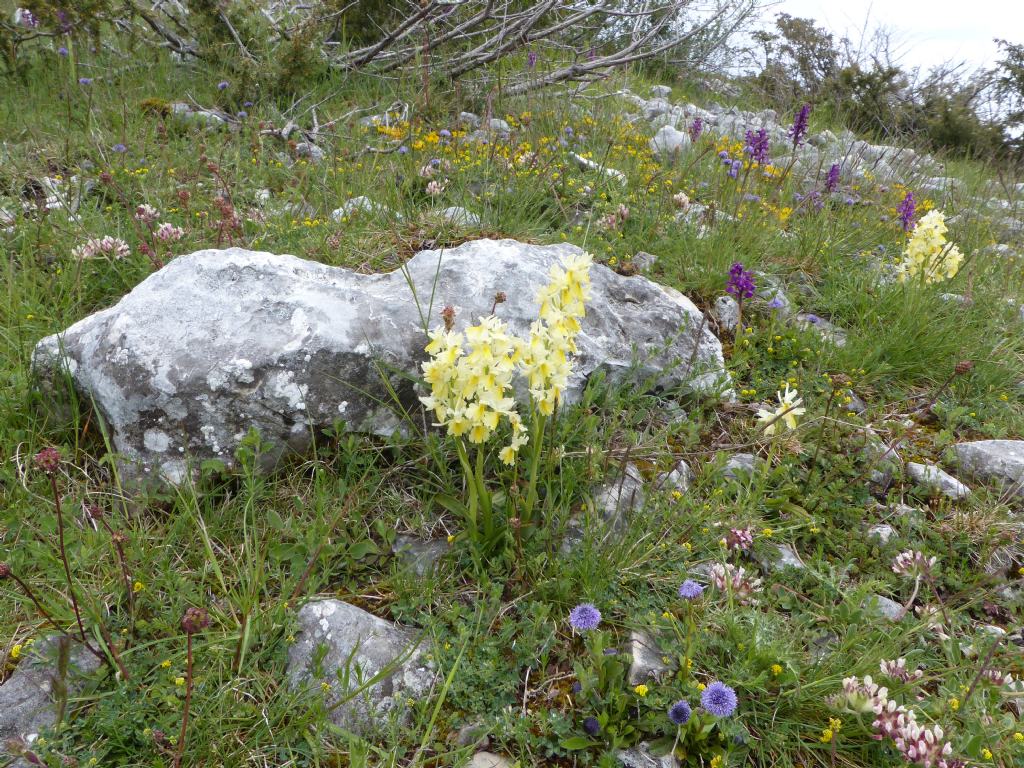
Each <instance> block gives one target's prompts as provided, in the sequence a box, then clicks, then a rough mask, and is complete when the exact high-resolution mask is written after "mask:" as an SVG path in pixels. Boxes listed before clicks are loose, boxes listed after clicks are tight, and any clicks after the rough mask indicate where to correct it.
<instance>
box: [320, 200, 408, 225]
mask: <svg viewBox="0 0 1024 768" xmlns="http://www.w3.org/2000/svg"><path fill="white" fill-rule="evenodd" d="M359 213H369V214H375V215H381V216H393V217H394V218H396V219H401V218H402V217H401V216H400V215H399V214H397V213H395V212H393V211H392V210H391V209H390V208H388V207H387V206H386V205H381V204H380V203H378V202H376V201H374V200H371V199H370V198H368V197H366V196H365V195H359V197H353V198H352V199H351V200H346V201H345V202H344V203H343V204H342V206H341V207H340V208H335V209H334V210H333V211H331V220H332V221H337V222H341V221H343V220H344V219H346V218H349V217H351V216H353V215H356V214H359Z"/></svg>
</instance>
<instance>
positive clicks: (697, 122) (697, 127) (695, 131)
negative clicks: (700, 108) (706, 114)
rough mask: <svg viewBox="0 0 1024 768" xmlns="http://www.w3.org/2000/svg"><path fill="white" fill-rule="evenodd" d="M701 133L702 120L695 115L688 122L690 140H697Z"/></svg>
mask: <svg viewBox="0 0 1024 768" xmlns="http://www.w3.org/2000/svg"><path fill="white" fill-rule="evenodd" d="M702 133H704V121H703V120H701V119H700V118H699V117H695V118H694V119H693V122H692V123H691V124H690V141H697V139H699V138H700V135H701V134H702Z"/></svg>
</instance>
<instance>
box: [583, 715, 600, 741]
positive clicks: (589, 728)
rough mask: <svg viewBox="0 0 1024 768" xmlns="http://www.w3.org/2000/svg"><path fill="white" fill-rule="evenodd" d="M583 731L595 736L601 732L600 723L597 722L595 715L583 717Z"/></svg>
mask: <svg viewBox="0 0 1024 768" xmlns="http://www.w3.org/2000/svg"><path fill="white" fill-rule="evenodd" d="M583 732H584V733H586V734H587V736H591V737H593V736H597V735H598V734H599V733H601V723H600V722H598V720H597V718H596V717H585V718H583Z"/></svg>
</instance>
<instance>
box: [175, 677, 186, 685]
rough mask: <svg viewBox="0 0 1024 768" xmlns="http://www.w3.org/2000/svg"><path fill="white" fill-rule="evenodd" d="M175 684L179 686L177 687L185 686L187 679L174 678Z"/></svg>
mask: <svg viewBox="0 0 1024 768" xmlns="http://www.w3.org/2000/svg"><path fill="white" fill-rule="evenodd" d="M174 684H175V685H177V686H182V685H184V684H185V678H184V677H176V678H174Z"/></svg>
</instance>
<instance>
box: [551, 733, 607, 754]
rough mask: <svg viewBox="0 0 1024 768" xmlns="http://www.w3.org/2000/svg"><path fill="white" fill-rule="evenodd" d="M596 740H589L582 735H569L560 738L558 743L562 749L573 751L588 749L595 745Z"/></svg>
mask: <svg viewBox="0 0 1024 768" xmlns="http://www.w3.org/2000/svg"><path fill="white" fill-rule="evenodd" d="M597 744H598V742H596V741H591V740H590V739H588V738H586V737H584V736H570V737H569V738H567V739H562V741H561V742H560V745H561V747H562V749H567V750H569V751H570V752H575V751H577V750H580V749H589V748H590V747H596V746H597Z"/></svg>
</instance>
